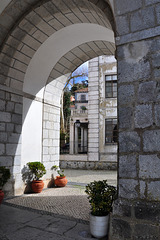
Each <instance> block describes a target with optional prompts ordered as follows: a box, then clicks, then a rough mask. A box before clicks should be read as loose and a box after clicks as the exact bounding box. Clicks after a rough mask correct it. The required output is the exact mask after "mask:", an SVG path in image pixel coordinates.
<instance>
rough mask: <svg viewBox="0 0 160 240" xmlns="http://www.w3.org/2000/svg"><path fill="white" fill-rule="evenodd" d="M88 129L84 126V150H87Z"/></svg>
mask: <svg viewBox="0 0 160 240" xmlns="http://www.w3.org/2000/svg"><path fill="white" fill-rule="evenodd" d="M87 145H88V130H87V128H84V151H85V152H87V148H88V146H87Z"/></svg>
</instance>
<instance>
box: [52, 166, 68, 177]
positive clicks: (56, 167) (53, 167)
mask: <svg viewBox="0 0 160 240" xmlns="http://www.w3.org/2000/svg"><path fill="white" fill-rule="evenodd" d="M51 170H55V171H57V173H58V174H59V176H60V177H65V175H64V170H63V169H62V170H61V169H60V168H59V167H58V166H57V165H54V166H52V167H51Z"/></svg>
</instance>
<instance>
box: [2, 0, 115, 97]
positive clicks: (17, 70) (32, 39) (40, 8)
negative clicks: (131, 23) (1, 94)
mask: <svg viewBox="0 0 160 240" xmlns="http://www.w3.org/2000/svg"><path fill="white" fill-rule="evenodd" d="M7 2H9V1H6V3H7ZM37 3H38V4H37ZM4 5H5V4H4ZM4 5H3V4H2V7H3V6H4ZM106 14H107V15H106ZM6 19H7V21H6ZM15 22H16V24H15ZM0 24H1V26H0V27H1V36H0V42H1V49H2V53H1V56H0V65H1V72H0V74H1V84H4V85H5V86H8V87H11V88H16V89H18V90H21V91H22V90H23V81H24V78H25V75H26V71H27V69H28V66H29V64H30V63H31V61H32V64H33V62H34V60H33V58H34V56H35V55H36V53H37V52H38V51H39V49H40V48H41V47H42V45H43V44H45V42H46V41H49V38H51V37H52V36H53V35H55V34H56V33H57V32H58V31H60V30H61V31H62V30H64V29H65V28H66V27H69V26H72V25H75V24H77V26H79V25H80V24H84V25H85V24H94V25H95V26H96V28H95V30H97V29H98V27H97V26H99V28H100V27H101V28H102V27H103V28H104V29H107V31H110V33H111V32H112V29H113V15H112V11H111V8H110V7H109V4H108V3H107V2H106V1H103V0H91V1H86V0H82V1H78V0H67V1H64V0H58V1H57V0H56V1H55V0H52V1H37V0H25V1H24V0H23V1H15V0H13V1H10V3H9V4H8V6H7V7H6V8H5V10H4V12H3V14H1V16H0ZM90 26H91V25H90ZM83 34H84V36H85V35H86V36H88V35H87V31H86V32H83ZM109 35H110V34H108V36H109ZM111 35H112V40H111V39H109V38H108V36H107V38H106V39H105V38H104V39H101V36H100V37H99V38H97V39H96V38H95V39H92V41H91V40H90V39H89V38H86V40H85V41H81V42H80V41H79V42H78V43H77V45H76V44H75V45H74V44H73V49H71V48H70V49H69V50H68V51H66V52H64V56H60V58H59V59H57V62H56V63H55V64H53V66H52V69H51V68H50V69H49V70H50V72H49V75H48V76H47V79H48V77H49V79H50V77H51V76H52V78H53V79H55V76H53V75H54V74H55V73H56V74H58V72H59V73H60V74H62V73H63V74H66V73H68V72H71V71H73V70H74V69H75V68H77V67H78V66H79V65H80V64H82V62H84V61H86V60H89V59H91V58H93V57H95V56H98V55H106V54H113V53H114V50H115V47H114V36H113V32H112V34H111ZM97 36H98V34H97ZM91 37H92V36H91ZM72 38H76V36H72ZM84 38H85V37H84ZM50 50H51V49H50ZM52 51H54V47H53V49H52ZM64 61H65V64H64ZM64 65H65V66H64ZM62 69H63V70H62ZM53 73H54V74H53ZM58 77H59V74H58ZM47 79H46V83H47V82H49V81H50V80H51V79H50V80H48V81H47ZM30 81H33V79H30ZM28 93H29V92H28Z"/></svg>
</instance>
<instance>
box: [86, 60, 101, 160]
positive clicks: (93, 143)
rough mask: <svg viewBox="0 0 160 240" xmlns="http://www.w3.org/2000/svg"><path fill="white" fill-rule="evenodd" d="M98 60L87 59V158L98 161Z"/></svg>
mask: <svg viewBox="0 0 160 240" xmlns="http://www.w3.org/2000/svg"><path fill="white" fill-rule="evenodd" d="M98 67H99V61H98V57H97V58H94V59H92V60H90V61H89V66H88V90H89V91H88V94H89V96H88V121H89V125H88V160H89V161H99V76H98V75H99V71H98V70H99V69H98Z"/></svg>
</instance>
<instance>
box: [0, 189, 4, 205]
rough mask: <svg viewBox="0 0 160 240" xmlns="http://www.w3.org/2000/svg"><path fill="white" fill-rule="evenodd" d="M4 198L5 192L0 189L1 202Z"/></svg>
mask: <svg viewBox="0 0 160 240" xmlns="http://www.w3.org/2000/svg"><path fill="white" fill-rule="evenodd" d="M3 198H4V192H3V191H2V190H1V189H0V204H1V203H2V201H3Z"/></svg>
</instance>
